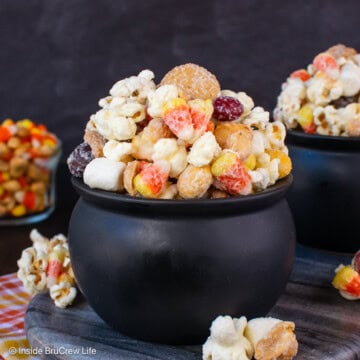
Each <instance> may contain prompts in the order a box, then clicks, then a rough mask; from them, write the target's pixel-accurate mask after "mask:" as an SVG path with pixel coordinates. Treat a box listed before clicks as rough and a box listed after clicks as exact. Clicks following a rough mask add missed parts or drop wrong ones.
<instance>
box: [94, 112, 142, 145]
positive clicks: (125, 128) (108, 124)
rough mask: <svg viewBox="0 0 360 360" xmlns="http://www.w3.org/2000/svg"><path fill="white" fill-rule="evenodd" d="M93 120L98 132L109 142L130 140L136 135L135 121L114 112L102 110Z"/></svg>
mask: <svg viewBox="0 0 360 360" xmlns="http://www.w3.org/2000/svg"><path fill="white" fill-rule="evenodd" d="M92 120H93V121H94V123H95V126H96V129H97V131H98V132H99V133H100V134H101V135H102V136H103V137H104V138H105V139H108V140H118V141H123V140H129V139H132V138H133V137H134V135H135V133H136V124H135V121H134V119H132V118H128V117H124V116H121V115H118V114H117V113H116V112H115V111H113V110H108V109H101V110H99V111H98V112H97V113H96V114H95V115H93V117H92Z"/></svg>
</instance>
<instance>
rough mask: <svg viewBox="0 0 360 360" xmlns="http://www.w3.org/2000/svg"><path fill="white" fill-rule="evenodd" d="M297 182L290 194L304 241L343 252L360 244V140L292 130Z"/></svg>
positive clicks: (289, 138) (290, 138)
mask: <svg viewBox="0 0 360 360" xmlns="http://www.w3.org/2000/svg"><path fill="white" fill-rule="evenodd" d="M286 142H287V145H288V147H289V153H290V157H291V159H292V162H293V176H294V185H293V186H292V188H291V190H290V191H289V194H288V201H289V205H290V208H291V210H292V212H293V215H294V220H295V224H296V231H297V240H298V241H299V242H301V243H302V244H305V245H308V246H311V247H315V248H320V249H326V250H332V251H342V252H351V253H352V252H355V251H357V250H358V249H359V247H360V240H359V239H360V226H359V214H360V139H358V138H349V137H340V136H324V135H312V134H311V135H310V134H305V133H303V132H300V131H294V130H292V131H288V133H287V137H286Z"/></svg>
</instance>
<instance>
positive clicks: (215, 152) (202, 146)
mask: <svg viewBox="0 0 360 360" xmlns="http://www.w3.org/2000/svg"><path fill="white" fill-rule="evenodd" d="M220 152H221V148H220V146H219V144H218V143H217V141H216V139H215V136H214V134H213V133H211V132H207V133H205V134H204V135H202V136H201V137H200V138H199V139H197V140H196V141H195V143H194V144H193V145H192V147H191V150H190V153H189V155H188V158H187V159H188V162H189V164H192V165H194V166H197V167H201V166H204V165H208V164H210V163H211V161H212V160H213V159H214V158H215V157H217V156H219V155H220Z"/></svg>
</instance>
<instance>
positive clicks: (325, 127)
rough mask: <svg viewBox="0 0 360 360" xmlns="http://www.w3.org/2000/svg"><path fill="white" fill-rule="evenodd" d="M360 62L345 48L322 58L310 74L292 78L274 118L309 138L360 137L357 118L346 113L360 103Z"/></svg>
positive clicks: (301, 72)
mask: <svg viewBox="0 0 360 360" xmlns="http://www.w3.org/2000/svg"><path fill="white" fill-rule="evenodd" d="M358 59H359V54H357V53H356V51H355V50H354V49H352V48H348V47H346V46H344V45H336V46H333V47H331V48H330V49H328V50H327V51H326V52H323V53H320V54H318V55H317V56H316V57H315V58H314V60H313V63H312V64H310V65H309V66H308V67H307V70H305V69H300V70H296V71H294V72H293V73H291V74H290V76H289V77H288V79H287V80H286V82H285V84H284V85H283V87H282V92H281V93H280V95H279V97H278V101H277V106H276V108H275V110H274V118H275V119H276V120H279V121H282V122H283V123H284V124H285V125H286V126H287V127H288V128H297V127H299V128H301V129H302V130H304V131H305V132H306V133H309V134H313V133H318V134H320V135H332V136H360V131H357V130H355V131H354V130H353V129H354V128H357V127H358V126H357V123H354V116H352V115H351V114H350V113H349V111H348V110H346V109H347V107H348V106H349V105H356V104H359V103H360V64H359V62H358ZM349 123H350V124H351V125H348V124H349ZM353 125H355V126H353Z"/></svg>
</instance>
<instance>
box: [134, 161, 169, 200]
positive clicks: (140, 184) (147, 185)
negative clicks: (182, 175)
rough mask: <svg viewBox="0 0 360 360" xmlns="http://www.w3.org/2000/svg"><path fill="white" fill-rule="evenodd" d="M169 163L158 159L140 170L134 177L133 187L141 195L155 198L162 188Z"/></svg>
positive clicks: (166, 177) (166, 176) (167, 173)
mask: <svg viewBox="0 0 360 360" xmlns="http://www.w3.org/2000/svg"><path fill="white" fill-rule="evenodd" d="M169 172H170V165H169V163H168V162H167V161H164V160H160V161H157V162H156V163H153V164H150V165H149V166H147V167H145V168H144V169H143V170H141V171H140V172H139V173H138V174H137V175H136V176H135V178H134V187H135V190H136V191H138V192H139V193H140V194H141V195H142V196H145V197H149V198H156V197H158V196H159V195H160V193H161V192H162V191H163V190H164V188H165V185H166V181H167V180H168V177H169Z"/></svg>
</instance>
